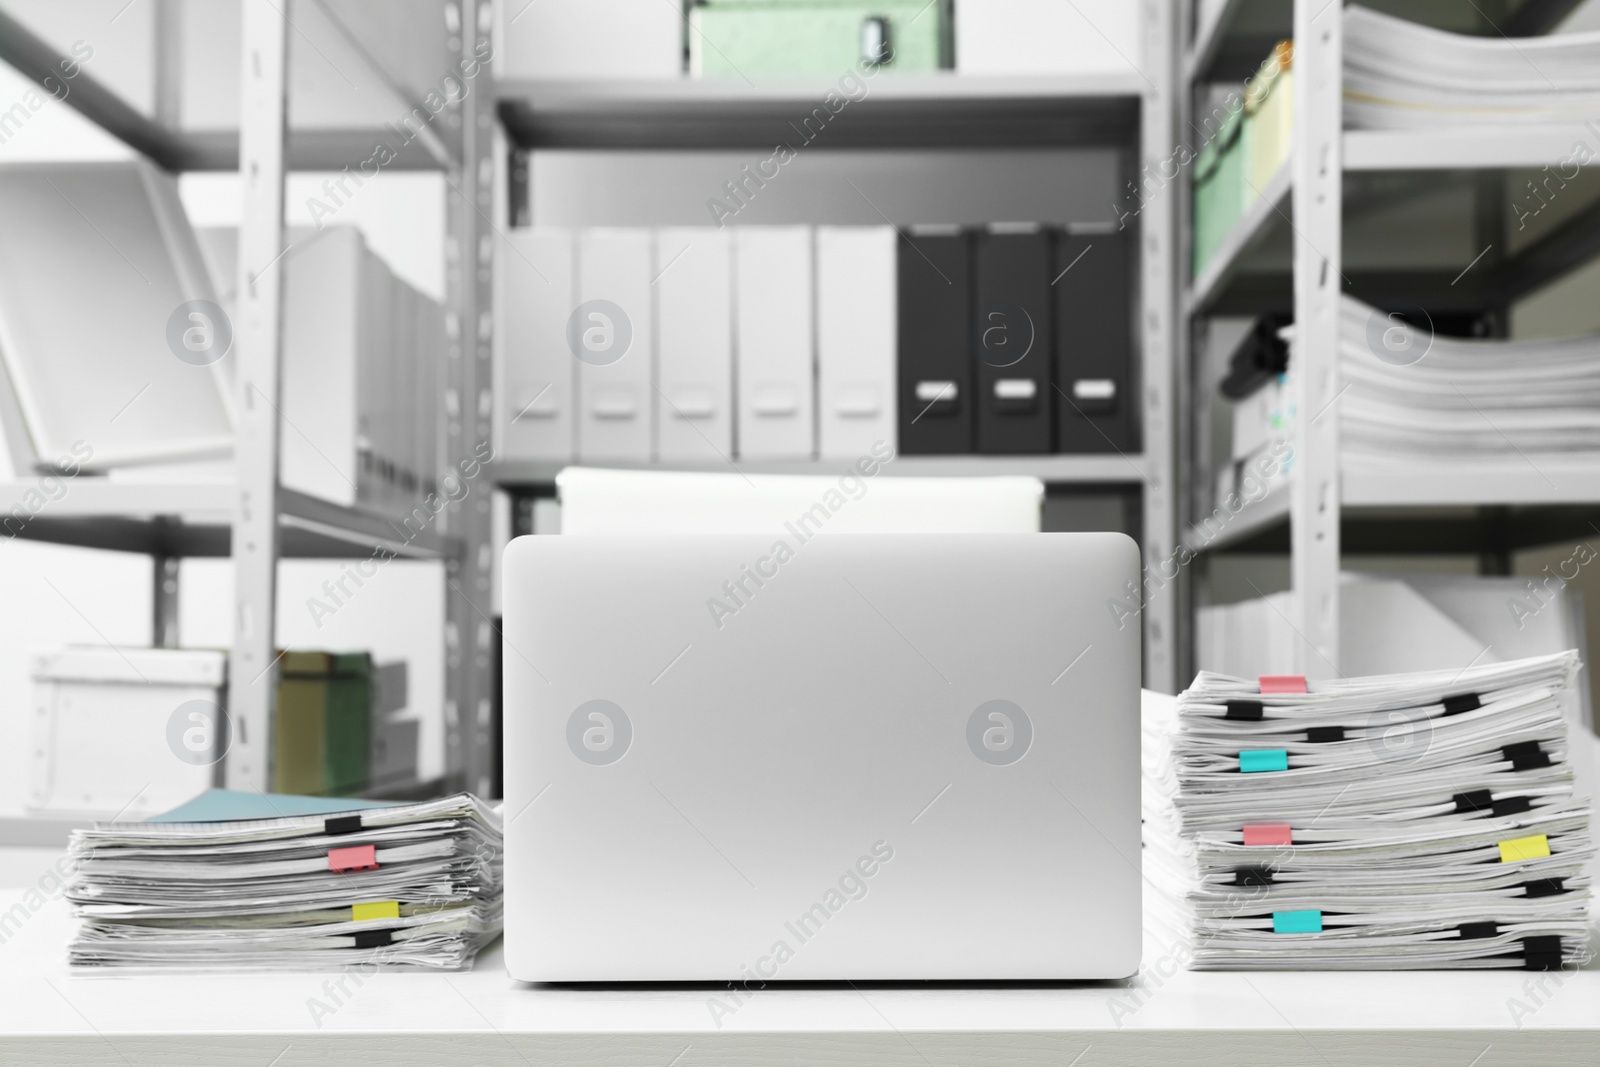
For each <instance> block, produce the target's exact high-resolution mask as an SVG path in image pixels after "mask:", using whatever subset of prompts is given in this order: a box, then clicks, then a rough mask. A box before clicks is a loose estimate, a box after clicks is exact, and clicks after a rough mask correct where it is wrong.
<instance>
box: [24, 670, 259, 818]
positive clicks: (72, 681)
mask: <svg viewBox="0 0 1600 1067" xmlns="http://www.w3.org/2000/svg"><path fill="white" fill-rule="evenodd" d="M227 663H228V657H227V653H225V652H219V651H214V650H208V649H170V648H122V649H119V648H110V647H67V648H58V649H51V650H48V651H39V652H35V653H34V654H33V657H32V662H31V664H30V667H31V670H30V673H31V674H32V676H33V781H32V789H31V791H30V794H29V804H28V806H29V808H30V810H32V811H33V812H35V813H38V814H49V815H56V816H72V817H83V818H101V819H109V818H112V817H116V818H122V819H138V818H143V817H145V816H148V815H153V814H158V813H160V812H163V811H167V810H169V809H171V808H175V807H177V806H178V805H179V804H181V803H183V802H184V801H186V800H188V799H189V798H191V797H193V796H195V795H196V794H197V793H200V792H202V791H204V790H206V789H209V788H211V786H212V785H213V784H220V783H218V782H217V779H218V778H219V777H220V774H221V770H222V763H221V760H222V757H223V756H224V755H225V754H226V751H227V744H228V739H229V731H228V723H227V716H226V714H225V711H224V709H225V707H226V701H227V694H226V692H225V689H224V686H225V682H226V679H227Z"/></svg>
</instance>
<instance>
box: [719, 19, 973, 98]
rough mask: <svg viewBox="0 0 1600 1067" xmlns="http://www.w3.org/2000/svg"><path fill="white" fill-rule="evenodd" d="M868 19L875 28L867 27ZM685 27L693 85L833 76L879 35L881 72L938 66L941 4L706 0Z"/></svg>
mask: <svg viewBox="0 0 1600 1067" xmlns="http://www.w3.org/2000/svg"><path fill="white" fill-rule="evenodd" d="M873 20H881V22H880V23H879V25H877V26H871V27H869V25H868V23H870V22H872V21H873ZM689 26H690V29H689V71H690V73H691V74H693V75H694V76H695V77H698V78H735V79H744V78H771V77H804V76H808V75H812V76H814V75H824V76H827V77H838V76H839V75H841V74H843V73H845V72H846V71H849V70H853V69H855V68H856V67H857V66H858V65H860V64H861V63H862V62H863V60H864V58H865V57H864V56H863V49H864V47H866V46H867V45H868V44H870V42H872V41H874V40H876V39H877V36H876V35H877V33H878V32H879V30H880V29H881V30H883V31H886V32H887V35H888V47H889V51H890V59H889V61H888V62H887V63H884V64H883V65H882V68H883V70H884V71H886V72H888V71H928V70H938V69H939V68H940V67H941V66H942V65H943V64H942V59H943V51H944V49H943V43H944V39H945V5H944V4H943V3H942V2H941V0H933V2H932V3H928V2H927V0H889V2H887V3H878V4H864V3H861V2H860V0H707V2H705V3H701V4H696V5H695V6H694V7H693V8H691V9H690V11H689Z"/></svg>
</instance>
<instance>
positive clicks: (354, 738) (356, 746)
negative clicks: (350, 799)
mask: <svg viewBox="0 0 1600 1067" xmlns="http://www.w3.org/2000/svg"><path fill="white" fill-rule="evenodd" d="M332 659H333V663H332V669H331V671H330V673H329V675H328V716H327V746H326V748H325V749H324V759H325V761H326V762H325V766H326V768H327V781H326V787H327V788H326V789H325V790H324V791H325V792H326V793H327V795H328V796H351V795H353V794H356V793H360V792H361V791H362V790H364V789H366V788H367V761H368V759H369V757H370V755H371V751H372V656H371V655H370V654H369V653H366V652H343V653H339V654H338V655H335V656H333V657H332Z"/></svg>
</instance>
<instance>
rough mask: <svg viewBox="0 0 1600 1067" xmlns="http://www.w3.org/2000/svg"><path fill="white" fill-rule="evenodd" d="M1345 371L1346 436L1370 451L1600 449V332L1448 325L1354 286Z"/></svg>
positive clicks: (1408, 459) (1449, 455) (1411, 454)
mask: <svg viewBox="0 0 1600 1067" xmlns="http://www.w3.org/2000/svg"><path fill="white" fill-rule="evenodd" d="M1380 352H1381V355H1380ZM1412 359H1415V362H1410V360H1412ZM1339 373H1340V376H1341V377H1342V378H1343V379H1344V381H1345V382H1346V383H1347V384H1348V389H1347V391H1346V392H1345V393H1344V395H1343V396H1342V397H1341V398H1340V401H1339V416H1340V434H1341V444H1342V447H1343V448H1344V450H1345V451H1346V452H1347V453H1350V454H1353V455H1360V456H1362V458H1363V461H1364V462H1371V461H1372V460H1377V461H1379V462H1380V463H1384V462H1387V463H1393V464H1410V463H1413V462H1415V461H1422V462H1425V463H1431V462H1437V463H1442V464H1476V463H1481V462H1483V460H1485V459H1499V458H1504V459H1509V460H1514V461H1517V462H1519V463H1520V464H1521V465H1522V468H1521V469H1523V470H1527V464H1528V463H1532V464H1533V465H1534V467H1535V468H1537V467H1538V465H1539V463H1540V461H1541V459H1545V460H1549V461H1553V462H1561V461H1567V462H1570V461H1572V460H1574V459H1600V334H1596V335H1588V336H1582V337H1568V338H1559V339H1555V340H1540V341H1497V340H1471V339H1465V338H1458V337H1441V336H1437V335H1434V334H1432V332H1431V331H1430V330H1429V329H1428V328H1427V327H1426V325H1425V324H1423V325H1422V326H1417V325H1415V324H1411V323H1407V322H1405V321H1404V320H1402V319H1399V318H1394V317H1391V316H1390V315H1388V314H1386V313H1385V312H1383V311H1380V310H1378V309H1376V308H1373V307H1371V306H1369V305H1367V304H1364V303H1362V302H1361V301H1359V300H1356V299H1354V298H1352V297H1345V298H1344V302H1343V306H1342V308H1341V311H1340V324H1339ZM1529 473H1530V475H1531V474H1532V472H1529Z"/></svg>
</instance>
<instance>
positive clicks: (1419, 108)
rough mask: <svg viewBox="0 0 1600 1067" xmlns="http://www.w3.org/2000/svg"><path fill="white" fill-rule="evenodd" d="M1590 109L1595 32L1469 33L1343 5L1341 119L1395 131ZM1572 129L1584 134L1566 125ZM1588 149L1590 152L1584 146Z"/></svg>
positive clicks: (1533, 119)
mask: <svg viewBox="0 0 1600 1067" xmlns="http://www.w3.org/2000/svg"><path fill="white" fill-rule="evenodd" d="M1596 116H1600V32H1596V31H1587V32H1581V33H1555V34H1549V35H1546V36H1536V37H1517V38H1516V39H1514V40H1513V39H1512V38H1509V37H1506V36H1505V35H1504V34H1500V33H1491V34H1489V35H1487V36H1481V37H1479V36H1469V35H1466V34H1458V33H1449V32H1446V31H1444V30H1436V29H1433V28H1431V27H1428V26H1419V25H1417V24H1416V23H1414V22H1408V21H1407V20H1405V19H1400V18H1396V17H1394V16H1393V15H1385V14H1381V13H1379V12H1377V11H1373V10H1370V9H1368V8H1365V7H1360V6H1357V5H1354V4H1352V5H1351V6H1349V7H1347V8H1345V11H1344V118H1345V124H1346V125H1348V126H1353V127H1359V128H1365V129H1396V130H1405V129H1425V128H1433V127H1439V126H1454V127H1470V126H1480V125H1483V124H1485V123H1492V124H1495V125H1509V124H1526V123H1544V124H1556V123H1566V122H1583V121H1584V120H1587V119H1593V118H1595V117H1596ZM1573 133H1574V134H1577V135H1578V136H1582V137H1587V135H1586V134H1584V133H1582V131H1581V130H1580V129H1579V128H1578V127H1576V126H1574V128H1573ZM1578 143H1580V144H1581V143H1582V142H1578ZM1589 147H1590V155H1591V156H1592V154H1593V148H1594V146H1593V145H1592V144H1591V145H1590V146H1589ZM1580 162H1581V160H1580ZM1574 173H1576V166H1574ZM1569 177H1570V175H1569Z"/></svg>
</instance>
